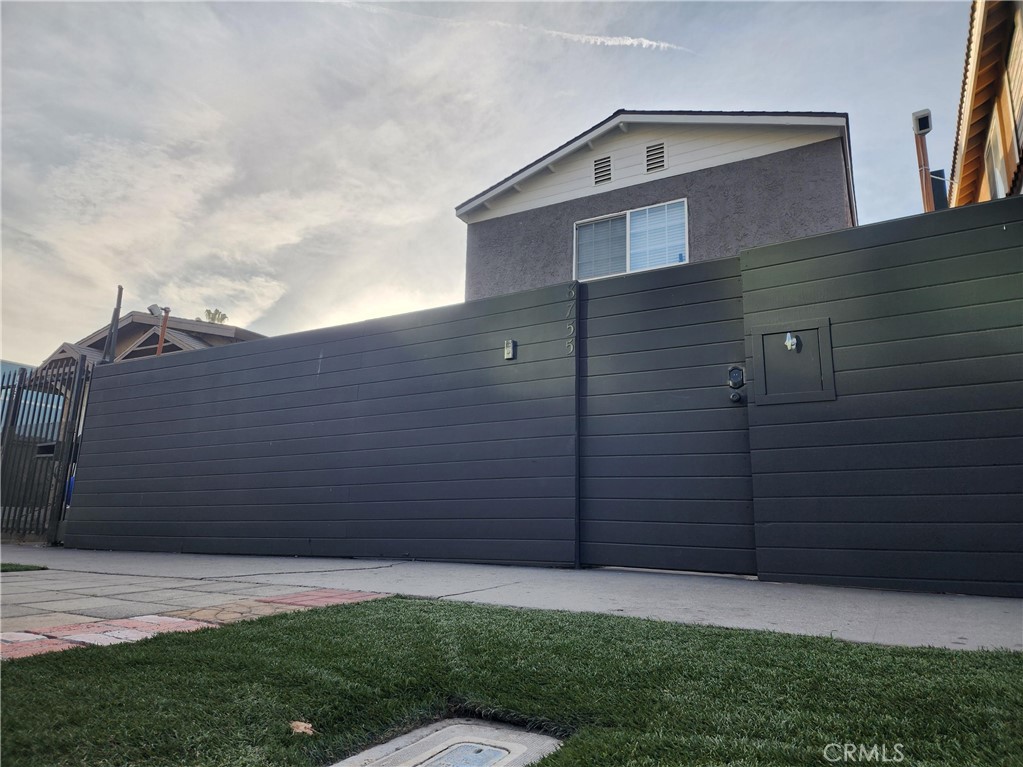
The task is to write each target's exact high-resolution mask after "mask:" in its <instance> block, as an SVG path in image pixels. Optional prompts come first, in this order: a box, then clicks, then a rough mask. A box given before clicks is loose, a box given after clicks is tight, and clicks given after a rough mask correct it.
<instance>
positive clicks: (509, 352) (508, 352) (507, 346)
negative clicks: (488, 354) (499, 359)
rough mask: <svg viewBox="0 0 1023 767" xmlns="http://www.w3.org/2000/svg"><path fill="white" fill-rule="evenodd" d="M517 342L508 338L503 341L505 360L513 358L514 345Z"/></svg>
mask: <svg viewBox="0 0 1023 767" xmlns="http://www.w3.org/2000/svg"><path fill="white" fill-rule="evenodd" d="M516 346H517V344H516V343H515V342H514V341H512V340H511V339H510V338H509V339H508V340H507V341H505V342H504V358H505V359H506V360H513V359H515V347H516Z"/></svg>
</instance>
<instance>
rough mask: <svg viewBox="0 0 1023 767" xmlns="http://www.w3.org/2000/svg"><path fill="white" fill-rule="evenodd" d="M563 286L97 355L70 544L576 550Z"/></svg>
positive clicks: (460, 552) (242, 549) (513, 556)
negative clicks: (228, 340) (184, 348)
mask: <svg viewBox="0 0 1023 767" xmlns="http://www.w3.org/2000/svg"><path fill="white" fill-rule="evenodd" d="M573 295H574V288H573V287H572V286H571V285H558V286H554V287H550V288H545V289H542V290H537V291H531V292H529V293H520V294H515V295H509V296H503V297H500V298H493V299H487V300H485V301H478V302H472V303H468V304H463V305H459V306H451V307H444V308H441V309H433V310H429V311H423V312H416V313H413V314H405V315H401V316H398V317H389V318H384V319H380V320H373V321H370V322H363V323H358V324H354V325H346V326H342V327H337V328H327V329H323V330H315V331H310V332H307V333H297V334H293V335H288V336H278V337H275V338H269V339H265V340H261V341H251V342H248V343H245V344H238V345H233V346H227V347H220V348H216V349H209V350H204V351H199V352H189V353H188V354H180V355H171V356H168V357H164V358H160V359H156V358H151V359H145V360H139V361H135V362H127V363H119V364H116V365H107V366H101V367H100V368H99V369H98V370H97V373H96V377H95V379H94V381H93V388H92V394H91V397H90V404H89V409H88V415H87V420H86V424H85V435H86V437H85V440H84V444H83V446H82V450H81V456H80V461H79V466H78V474H77V478H76V486H75V494H74V506H73V509H72V513H71V514H70V516H69V520H68V526H67V533H66V537H65V541H66V543H67V545H69V546H77V547H82V548H109V549H144V550H159V551H186V552H220V553H239V554H289V555H290V554H306V555H329V556H362V557H413V558H419V559H444V560H465V561H473V562H514V563H532V564H545V565H571V564H573V562H574V558H575V525H576V519H575V511H576V502H575V487H576V452H575V451H576V448H575V440H576V398H575V394H576V392H575V380H576V379H575V374H576V371H575V364H576V363H575V351H574V349H572V348H566V328H567V325H566V322H567V320H566V317H574V316H575V312H576V307H575V303H576V301H575V299H574V298H573V297H572V296H573ZM506 339H513V340H515V341H516V342H517V344H518V346H517V358H516V359H515V360H512V361H506V360H505V359H504V358H503V345H504V341H505V340H506Z"/></svg>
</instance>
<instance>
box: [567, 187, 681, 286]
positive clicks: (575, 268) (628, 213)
mask: <svg viewBox="0 0 1023 767" xmlns="http://www.w3.org/2000/svg"><path fill="white" fill-rule="evenodd" d="M677 202H680V203H682V207H683V210H684V211H685V218H686V260H685V261H680V262H676V263H673V264H662V265H661V266H651V267H648V268H646V269H639V270H637V271H635V272H634V271H632V221H631V217H632V214H633V213H636V212H638V211H641V210H648V209H649V208H659V207H661V206H662V205H674V204H675V203H677ZM620 216H625V271H624V272H615V273H614V274H602V275H601V276H600V277H587V278H585V279H582V280H580V279H579V225H580V224H592V223H593V222H594V221H605V220H607V219H610V218H618V217H620ZM689 263H690V261H689V198H688V197H680V198H678V199H677V200H666V201H665V202H655V203H654V204H653V205H644V206H643V207H641V208H629V209H628V210H620V211H618V212H617V213H607V214H605V215H603V216H594V217H593V218H584V219H580V220H579V221H576V222H575V223H574V224H572V280H573V281H576V282H595V281H597V280H606V279H609V278H611V277H621V276H622V275H624V274H641V273H643V272H655V271H657V270H658V269H670V268H671V267H673V266H688V265H689Z"/></svg>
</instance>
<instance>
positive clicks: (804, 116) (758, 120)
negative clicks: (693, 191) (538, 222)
mask: <svg viewBox="0 0 1023 767" xmlns="http://www.w3.org/2000/svg"><path fill="white" fill-rule="evenodd" d="M630 124H643V125H652V124H663V125H734V124H743V125H788V126H807V127H820V126H833V127H837V128H840V129H841V135H842V143H843V147H844V149H845V157H846V178H847V182H848V186H849V199H850V201H851V205H852V206H853V220H855V217H856V208H855V206H856V202H855V200H856V196H855V194H854V187H853V177H852V155H851V153H850V148H849V115H848V114H847V113H845V112H706V111H675V110H672V111H640V110H632V109H619V110H618V111H617V112H615V113H613V114H612V115H610V116H608V117H606V118H605V119H603V120H601V121H600V122H599V123H597V124H596V125H594V126H593V127H591V128H588V129H587V130H585V131H583V132H582V133H580V134H579V135H578V136H575V137H574V138H571V139H569V140H568V141H566V142H565V143H564V144H562V145H561V146H559V147H558V148H557V149H554V150H552V151H550V152H548V153H547V154H545V155H544V156H543V157H541V158H539V159H537V160H534V161H533V162H531V163H530V164H529V165H527V166H525V167H524V168H521V169H519V170H517V171H515V172H514V173H512V174H511V175H510V176H508V177H507V178H504V179H502V180H501V181H498V182H497V183H496V184H494V185H493V186H491V187H488V188H487V189H484V190H483V191H482V192H480V193H479V194H477V195H474V196H473V197H470V198H469V199H468V200H466V201H465V202H463V203H461V204H460V205H458V206H457V207H456V208H455V215H457V216H459V217H462V216H464V215H466V214H467V213H470V212H471V211H473V210H474V209H476V208H479V207H480V206H486V205H488V203H489V202H490V201H491V200H493V199H494V198H495V197H497V196H498V195H500V194H504V193H505V192H508V191H510V190H516V185H517V184H520V183H522V182H523V181H525V180H526V179H528V178H530V177H532V176H535V175H537V174H539V173H543V172H547V171H551V170H553V167H552V166H553V165H554V164H555V163H556V162H558V161H559V160H562V159H564V158H565V157H568V156H569V155H571V154H573V153H575V152H578V151H580V150H581V149H584V148H590V149H592V148H593V142H594V141H595V140H596V139H598V138H600V137H601V136H603V135H605V134H607V133H610V132H612V131H616V130H621V131H627V130H628V126H629V125H630Z"/></svg>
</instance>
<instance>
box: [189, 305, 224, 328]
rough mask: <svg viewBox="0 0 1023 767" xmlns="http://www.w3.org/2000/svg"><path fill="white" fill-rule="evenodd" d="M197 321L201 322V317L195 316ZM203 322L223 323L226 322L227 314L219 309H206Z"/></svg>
mask: <svg viewBox="0 0 1023 767" xmlns="http://www.w3.org/2000/svg"><path fill="white" fill-rule="evenodd" d="M195 319H196V321H197V322H203V321H204V320H203V319H202V317H196V318H195ZM205 322H216V323H217V324H218V325H223V324H224V323H225V322H227V315H226V314H224V313H223V312H222V311H220V309H207V310H206V319H205Z"/></svg>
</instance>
